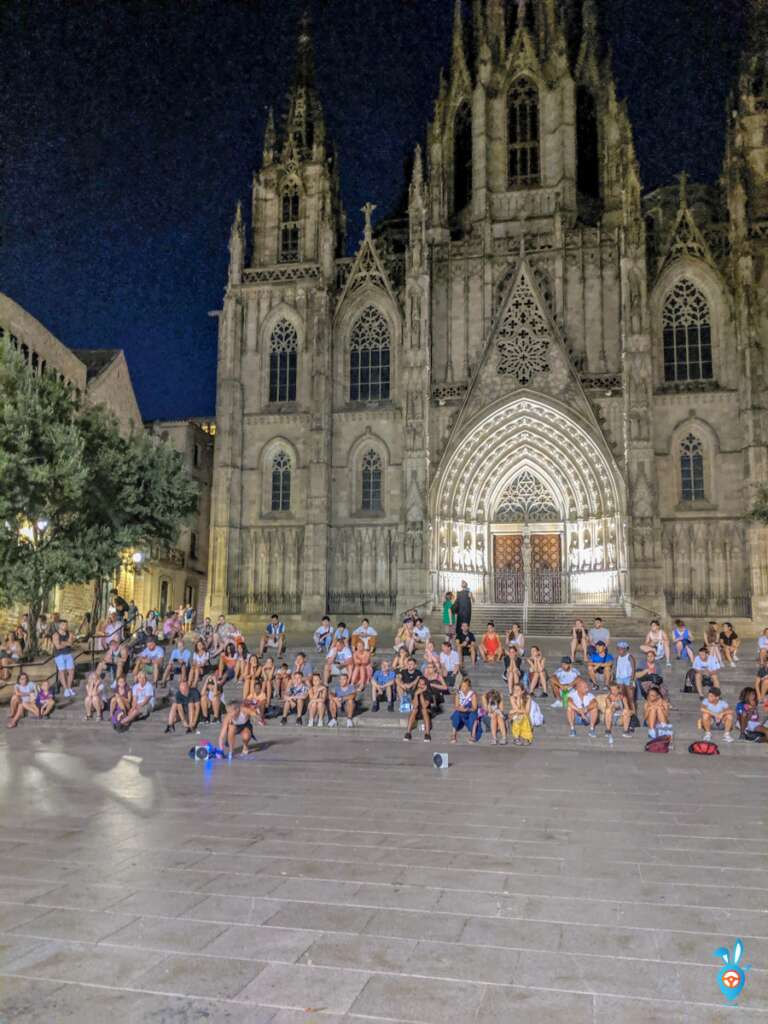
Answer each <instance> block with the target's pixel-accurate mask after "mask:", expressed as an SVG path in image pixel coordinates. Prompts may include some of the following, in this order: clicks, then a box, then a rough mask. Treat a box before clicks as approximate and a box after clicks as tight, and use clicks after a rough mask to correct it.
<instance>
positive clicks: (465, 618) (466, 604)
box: [453, 580, 472, 635]
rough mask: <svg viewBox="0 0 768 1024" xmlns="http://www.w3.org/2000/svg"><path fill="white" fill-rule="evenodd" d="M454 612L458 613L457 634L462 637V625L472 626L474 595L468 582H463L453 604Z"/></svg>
mask: <svg viewBox="0 0 768 1024" xmlns="http://www.w3.org/2000/svg"><path fill="white" fill-rule="evenodd" d="M453 610H454V612H455V613H456V632H457V633H458V634H459V635H461V626H462V623H464V622H466V624H467V625H468V626H470V625H471V624H472V594H471V593H470V589H469V584H468V583H467V581H466V580H462V581H461V588H460V590H459V592H458V594H457V595H456V600H455V601H454V602H453Z"/></svg>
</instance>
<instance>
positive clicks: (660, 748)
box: [645, 736, 672, 754]
mask: <svg viewBox="0 0 768 1024" xmlns="http://www.w3.org/2000/svg"><path fill="white" fill-rule="evenodd" d="M671 743H672V737H671V736H659V737H658V738H657V739H655V740H648V742H647V743H646V744H645V749H646V751H647V752H648V753H649V754H668V753H669V748H670V745H671Z"/></svg>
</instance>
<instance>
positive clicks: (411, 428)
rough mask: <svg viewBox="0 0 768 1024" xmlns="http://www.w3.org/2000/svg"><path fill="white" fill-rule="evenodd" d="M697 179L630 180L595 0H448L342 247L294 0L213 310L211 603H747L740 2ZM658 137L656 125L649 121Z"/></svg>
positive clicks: (757, 219) (764, 443) (747, 278)
mask: <svg viewBox="0 0 768 1024" xmlns="http://www.w3.org/2000/svg"><path fill="white" fill-rule="evenodd" d="M751 5H752V21H751V28H750V33H749V37H748V38H747V39H746V40H745V52H744V55H743V59H742V63H741V68H740V73H739V78H738V81H737V82H735V83H734V89H733V92H732V95H731V98H730V101H729V105H728V112H727V117H726V116H725V114H724V117H723V124H722V131H723V133H724V136H725V138H726V157H725V163H724V167H723V174H722V178H721V180H720V182H719V183H718V185H716V186H706V187H705V186H700V185H696V184H693V183H688V182H687V181H686V180H685V179H684V178H683V179H681V182H680V184H679V186H676V187H673V188H666V189H660V190H657V191H655V192H651V193H649V194H644V193H643V188H642V183H641V180H640V172H639V167H638V162H637V159H636V156H635V150H634V144H633V136H632V125H631V123H630V120H629V115H628V111H627V106H626V104H625V103H624V102H621V101H619V99H618V98H617V95H616V87H615V84H614V78H613V71H612V67H611V61H610V54H609V51H608V48H607V47H606V45H605V44H604V42H603V40H602V38H601V36H600V32H599V29H598V24H597V14H596V6H595V3H594V2H593V0H578V2H577V0H573V2H571V0H563V2H560V3H557V2H555V0H530V2H528V3H519V4H515V3H511V2H504V0H478V2H477V3H475V4H473V5H472V16H471V17H465V16H464V13H463V12H464V11H465V9H466V8H467V7H468V6H469V5H463V4H459V3H457V4H456V13H455V24H454V36H453V46H452V53H451V54H450V61H449V72H448V74H447V75H445V76H441V78H440V81H439V83H438V84H437V87H436V100H435V108H434V111H435V112H434V119H433V120H432V122H431V123H430V124H429V125H428V126H427V130H426V143H425V146H424V147H423V148H422V147H417V148H416V153H415V158H414V162H413V172H412V177H411V182H410V188H409V191H408V196H407V201H406V202H405V203H404V205H403V207H402V209H400V210H398V211H396V212H395V214H394V215H393V216H391V217H389V218H387V219H384V220H382V221H380V222H379V223H378V225H377V226H376V228H375V229H374V226H373V220H372V216H371V214H372V212H373V211H372V209H371V208H370V207H369V208H367V209H366V227H365V232H364V235H363V238H362V239H361V241H360V243H359V247H358V250H357V253H356V255H355V256H354V257H353V258H348V257H346V256H345V255H344V252H345V230H346V218H345V214H344V211H343V209H342V206H341V201H340V189H339V178H340V174H341V172H342V167H341V164H340V163H339V160H338V157H337V154H336V150H335V148H334V147H333V145H332V143H331V141H330V139H329V137H328V132H327V128H326V124H325V120H324V116H323V107H322V102H321V99H320V96H319V94H318V91H317V89H316V86H315V80H314V74H313V55H312V44H311V39H310V33H309V27H308V24H307V23H306V22H303V23H302V26H301V30H300V37H299V45H298V56H297V68H296V73H295V76H294V80H293V84H292V86H291V88H290V92H289V95H288V100H287V105H286V107H287V110H286V115H285V117H284V119H282V121H281V122H280V123H279V125H276V122H275V119H274V118H273V117H272V116H271V115H270V117H269V120H268V125H267V130H266V137H265V140H264V147H263V156H262V161H261V166H260V168H259V170H258V172H257V173H256V174H255V176H254V179H253V186H252V193H251V198H250V203H249V208H248V213H247V214H244V213H243V211H242V209H241V208H240V207H239V206H238V209H237V211H236V215H235V219H234V223H233V225H232V231H231V235H230V242H229V251H230V265H229V275H228V282H227V287H226V292H225V297H224V303H223V308H222V310H221V312H220V314H219V317H218V323H219V341H218V385H217V438H216V456H215V467H214V484H213V502H212V530H211V563H210V587H209V608H210V610H211V611H212V612H225V613H227V614H241V615H246V616H256V617H258V618H261V617H263V616H264V615H265V614H268V613H269V612H271V611H272V610H275V609H276V610H279V611H281V612H283V613H293V614H296V615H300V616H302V617H303V618H305V619H313V618H316V617H317V616H318V615H320V614H321V613H322V612H324V611H326V610H329V611H331V612H336V613H339V614H341V613H344V614H353V613H355V612H357V613H361V612H362V613H366V612H371V613H378V614H385V613H388V612H394V611H395V610H402V609H403V608H405V607H408V606H410V605H412V604H418V605H421V606H422V607H423V606H424V605H425V604H429V603H431V602H436V601H439V600H441V596H442V594H443V592H444V591H446V590H455V589H456V586H457V585H458V583H459V581H460V580H461V579H462V578H466V579H468V580H469V581H470V583H471V585H472V588H473V590H474V591H475V594H476V596H477V597H478V598H479V599H480V600H483V601H485V602H486V603H488V604H506V605H512V606H516V607H528V606H531V605H569V606H575V607H576V608H578V607H579V606H583V607H584V608H587V607H589V606H592V607H594V606H600V605H606V606H610V605H617V606H624V607H627V606H629V605H632V604H633V603H634V604H635V605H636V606H637V607H639V608H640V609H641V611H640V614H646V613H645V612H644V611H642V609H650V608H653V609H657V610H659V611H661V612H664V611H666V612H667V613H668V614H670V615H672V614H678V615H682V616H687V615H690V616H698V615H708V614H711V615H713V616H717V617H725V618H728V617H734V618H735V617H740V616H749V615H752V614H754V615H755V616H762V615H764V614H766V613H767V612H768V535H767V534H766V530H765V528H763V527H762V526H760V525H759V524H757V523H755V522H752V521H750V519H749V518H748V512H749V510H750V508H751V506H752V503H753V501H754V498H755V494H756V491H757V488H758V487H759V486H760V484H761V483H763V482H764V481H765V480H766V474H767V472H768V463H767V458H766V456H767V454H768V418H767V416H766V406H765V399H764V394H765V379H766V375H767V374H768V356H767V355H766V353H768V304H766V302H765V301H764V296H765V295H766V294H768V291H767V290H766V286H767V285H768V276H767V275H768V269H766V268H768V177H767V176H766V166H768V84H767V82H768V80H767V79H766V76H765V74H764V70H763V69H764V66H765V61H766V59H767V58H768V54H767V53H766V45H767V43H766V40H768V11H767V9H766V5H765V3H764V2H762V0H752V4H751ZM669 144H670V143H669V140H666V139H659V145H669Z"/></svg>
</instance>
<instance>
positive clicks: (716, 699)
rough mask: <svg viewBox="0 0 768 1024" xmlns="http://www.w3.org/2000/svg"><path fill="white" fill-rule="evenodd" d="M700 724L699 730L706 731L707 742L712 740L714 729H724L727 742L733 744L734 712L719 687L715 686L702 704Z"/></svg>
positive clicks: (724, 737)
mask: <svg viewBox="0 0 768 1024" xmlns="http://www.w3.org/2000/svg"><path fill="white" fill-rule="evenodd" d="M698 724H699V728H700V729H703V730H704V739H705V740H711V739H712V730H713V729H722V730H723V739H724V740H725V742H726V743H732V742H733V736H731V729H732V728H733V711H732V710H731V707H730V705H729V704H728V701H726V700H723V698H722V694H721V691H720V688H719V687H717V686H713V687H712V689H711V690H710V691H709V693H708V694H707V696H706V697H705V698H704V700H703V701H702V702H701V718H700V719H699V723H698Z"/></svg>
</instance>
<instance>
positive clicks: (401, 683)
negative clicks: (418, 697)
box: [397, 658, 421, 704]
mask: <svg viewBox="0 0 768 1024" xmlns="http://www.w3.org/2000/svg"><path fill="white" fill-rule="evenodd" d="M420 674H421V673H420V672H419V670H418V669H417V667H416V659H415V658H408V660H407V661H406V663H405V668H404V669H401V670H400V671H399V672H398V673H397V697H398V700H402V699H403V697H404V696H406V695H407V696H409V697H410V698H411V704H413V694H414V690H415V689H416V681H417V680H418V678H419V675H420Z"/></svg>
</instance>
